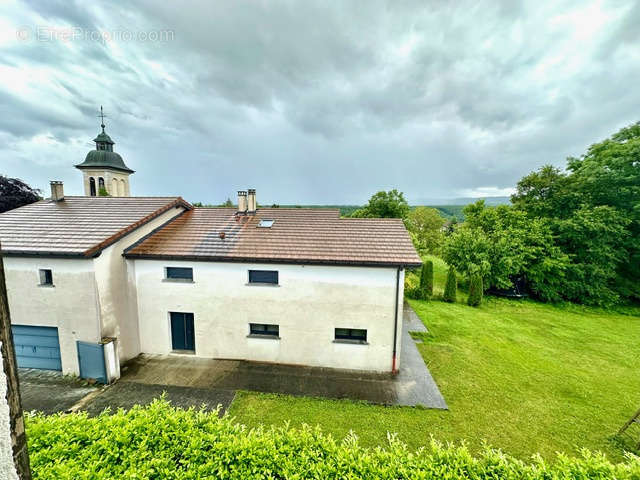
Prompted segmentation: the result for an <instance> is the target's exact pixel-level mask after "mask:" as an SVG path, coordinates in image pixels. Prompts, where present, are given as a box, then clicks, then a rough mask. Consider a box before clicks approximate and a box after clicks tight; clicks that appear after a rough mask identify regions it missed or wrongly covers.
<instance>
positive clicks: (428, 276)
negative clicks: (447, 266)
mask: <svg viewBox="0 0 640 480" xmlns="http://www.w3.org/2000/svg"><path fill="white" fill-rule="evenodd" d="M432 296H433V262H432V261H431V260H427V261H426V262H424V263H423V264H422V271H421V272H420V297H421V298H422V299H423V300H427V299H429V298H431V297H432Z"/></svg>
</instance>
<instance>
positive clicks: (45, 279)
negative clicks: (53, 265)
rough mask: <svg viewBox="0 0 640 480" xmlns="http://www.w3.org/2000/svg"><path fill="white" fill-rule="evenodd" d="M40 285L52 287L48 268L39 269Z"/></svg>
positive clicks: (51, 276)
mask: <svg viewBox="0 0 640 480" xmlns="http://www.w3.org/2000/svg"><path fill="white" fill-rule="evenodd" d="M39 273H40V285H53V272H51V270H50V269H48V268H43V269H40V272H39Z"/></svg>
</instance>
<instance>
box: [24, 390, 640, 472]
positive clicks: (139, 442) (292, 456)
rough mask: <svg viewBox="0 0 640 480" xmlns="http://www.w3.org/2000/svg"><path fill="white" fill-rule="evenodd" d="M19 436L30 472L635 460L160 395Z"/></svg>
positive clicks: (39, 420) (585, 467)
mask: <svg viewBox="0 0 640 480" xmlns="http://www.w3.org/2000/svg"><path fill="white" fill-rule="evenodd" d="M27 438H28V439H29V454H30V457H31V468H32V472H33V478H34V480H37V479H45V478H46V479H89V478H90V479H96V480H101V479H115V478H138V479H148V478H154V479H176V480H182V479H196V478H221V479H226V478H234V479H236V478H237V479H266V478H315V479H326V478H332V479H338V478H350V479H358V478H366V479H369V478H387V479H391V478H449V479H453V480H456V479H468V478H474V479H484V478H487V479H488V478H491V479H494V478H504V479H521V478H525V479H545V480H551V479H567V478H581V479H590V478H593V479H595V478H598V479H602V478H617V479H631V478H638V475H640V460H639V459H638V458H637V457H629V458H628V460H627V462H626V463H620V464H613V463H611V462H609V461H608V460H607V459H606V458H605V457H604V456H603V455H601V454H591V453H589V452H588V451H584V452H583V453H582V457H581V458H568V457H566V456H562V455H560V456H558V458H557V460H556V461H555V462H554V463H548V462H545V461H544V460H542V459H541V458H540V457H537V458H535V459H534V460H533V463H530V464H529V463H525V462H522V461H520V460H516V459H514V458H511V457H509V456H507V455H505V454H503V453H501V452H499V451H496V450H491V449H489V448H486V449H485V450H484V451H483V452H482V453H481V454H480V455H479V456H477V457H474V456H472V455H471V454H470V453H469V451H468V450H467V448H466V447H465V446H462V447H455V446H453V445H446V446H444V445H442V444H440V443H438V442H435V441H433V440H432V441H431V442H430V444H429V445H426V446H425V448H423V449H420V450H418V451H415V452H412V451H410V450H409V449H408V448H407V447H406V446H405V445H404V444H402V443H401V442H400V441H399V440H398V439H396V437H395V436H393V435H389V444H388V446H387V447H386V448H376V449H369V448H364V447H361V446H360V445H359V444H358V441H357V438H356V436H355V435H353V434H350V435H349V436H348V437H347V438H346V439H345V440H343V441H342V442H339V441H336V440H334V439H333V437H331V436H330V435H325V434H323V433H322V432H321V431H320V429H319V428H318V427H316V428H311V427H309V426H303V427H302V428H300V429H292V428H289V427H288V426H284V427H280V428H273V427H272V428H263V427H261V428H257V429H250V430H249V429H247V428H245V427H244V426H242V425H238V424H236V423H234V422H233V420H231V419H230V418H228V417H223V418H219V417H218V414H217V412H204V411H196V410H193V409H190V410H182V409H178V408H173V407H171V405H169V403H168V402H166V401H165V400H163V399H160V400H155V401H154V402H153V403H152V404H151V405H149V406H148V407H140V406H136V407H134V408H132V409H131V410H129V411H128V412H124V411H122V410H120V411H118V412H117V413H116V414H114V415H109V414H102V415H100V416H98V417H93V418H89V417H87V415H86V414H85V413H80V414H78V413H74V414H67V415H65V414H56V415H52V416H44V415H42V414H36V415H33V414H31V415H29V416H28V418H27Z"/></svg>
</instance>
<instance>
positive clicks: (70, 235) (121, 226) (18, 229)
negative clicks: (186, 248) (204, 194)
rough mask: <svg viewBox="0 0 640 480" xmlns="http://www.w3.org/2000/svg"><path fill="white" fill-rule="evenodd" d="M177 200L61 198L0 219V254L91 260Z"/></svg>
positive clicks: (34, 205) (23, 209) (184, 204)
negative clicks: (61, 256)
mask: <svg viewBox="0 0 640 480" xmlns="http://www.w3.org/2000/svg"><path fill="white" fill-rule="evenodd" d="M176 206H183V207H184V208H191V205H189V204H188V203H187V202H185V201H184V200H183V199H182V198H180V197H65V198H64V200H63V201H61V202H54V201H52V200H41V201H39V202H36V203H32V204H31V205H26V206H24V207H20V208H16V209H15V210H10V211H8V212H4V213H2V214H0V241H1V242H2V253H3V254H12V255H76V256H78V255H79V256H91V255H93V254H95V253H97V252H98V251H100V250H101V249H103V248H105V247H107V246H109V245H111V244H112V243H114V242H115V241H117V240H119V239H120V238H122V237H123V236H124V235H126V234H127V233H129V232H130V231H132V230H134V229H136V228H137V227H139V226H140V225H143V224H144V223H146V222H148V221H150V220H152V219H153V218H155V217H157V216H158V215H160V214H162V213H163V212H165V211H167V210H169V209H171V208H173V207H176Z"/></svg>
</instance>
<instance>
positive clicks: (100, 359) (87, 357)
mask: <svg viewBox="0 0 640 480" xmlns="http://www.w3.org/2000/svg"><path fill="white" fill-rule="evenodd" d="M77 343H78V364H79V365H80V377H81V378H93V379H95V380H97V381H99V382H101V383H107V369H106V367H105V364H104V345H102V344H101V343H89V342H81V341H80V340H78V342H77Z"/></svg>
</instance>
